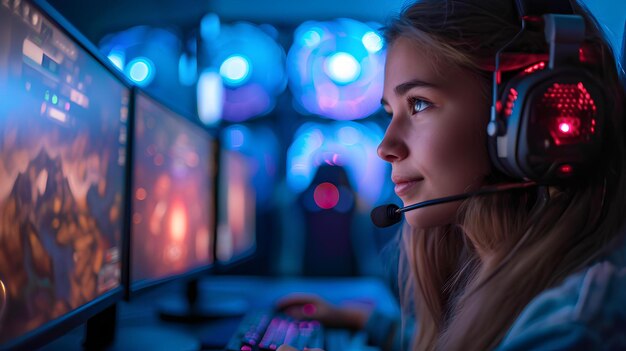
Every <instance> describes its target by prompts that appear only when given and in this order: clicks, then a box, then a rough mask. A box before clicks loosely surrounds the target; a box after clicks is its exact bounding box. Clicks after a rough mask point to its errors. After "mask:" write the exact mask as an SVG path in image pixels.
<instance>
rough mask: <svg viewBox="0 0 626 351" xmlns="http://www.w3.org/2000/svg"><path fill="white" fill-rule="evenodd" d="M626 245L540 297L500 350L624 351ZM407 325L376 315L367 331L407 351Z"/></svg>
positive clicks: (373, 339)
mask: <svg viewBox="0 0 626 351" xmlns="http://www.w3.org/2000/svg"><path fill="white" fill-rule="evenodd" d="M625 244H626V242H624V243H623V244H621V245H619V247H618V248H617V249H616V250H614V251H613V252H612V253H611V254H610V255H608V256H606V257H605V258H603V259H601V260H598V261H597V262H595V263H594V264H592V265H590V266H589V267H587V268H585V269H583V270H581V271H579V272H577V273H574V274H572V275H570V276H569V277H568V278H566V279H565V280H564V281H563V282H562V283H561V284H560V285H559V286H556V287H554V288H550V289H547V290H545V291H544V292H542V293H540V294H539V295H537V296H536V297H535V298H534V299H533V300H532V301H531V302H530V303H529V304H528V305H527V306H526V308H524V310H523V311H522V313H521V314H520V315H519V317H518V318H517V319H516V320H515V322H514V323H513V325H512V326H511V328H510V329H509V331H508V332H507V334H506V336H505V337H504V339H503V340H502V342H501V343H500V345H499V346H498V347H497V348H496V350H497V351H516V350H626V245H625ZM409 322H412V320H411V319H410V318H409ZM409 325H411V326H410V327H408V328H407V327H405V328H404V332H405V333H406V334H404V335H402V334H403V333H401V332H400V330H402V328H400V327H399V321H398V319H394V318H392V317H389V316H384V315H382V314H380V313H374V314H373V315H372V317H371V318H370V320H369V321H368V324H367V326H366V331H367V332H368V334H369V336H370V341H371V342H372V343H373V344H374V345H377V346H379V347H381V348H382V349H383V350H389V349H391V350H408V349H409V347H408V344H409V343H410V339H411V337H412V336H413V335H411V334H412V332H413V326H412V323H409ZM403 344H404V345H403Z"/></svg>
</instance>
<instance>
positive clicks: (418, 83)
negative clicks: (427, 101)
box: [393, 79, 439, 96]
mask: <svg viewBox="0 0 626 351" xmlns="http://www.w3.org/2000/svg"><path fill="white" fill-rule="evenodd" d="M415 87H423V88H432V89H439V86H437V84H434V83H430V82H426V81H423V80H419V79H412V80H409V81H407V82H404V83H402V84H398V85H397V86H396V87H395V89H393V90H394V92H395V93H396V95H398V96H401V95H404V94H406V92H407V91H409V90H411V89H413V88H415Z"/></svg>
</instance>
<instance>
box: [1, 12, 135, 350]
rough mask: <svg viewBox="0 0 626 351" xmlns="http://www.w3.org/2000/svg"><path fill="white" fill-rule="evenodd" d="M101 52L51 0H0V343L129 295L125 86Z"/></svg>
mask: <svg viewBox="0 0 626 351" xmlns="http://www.w3.org/2000/svg"><path fill="white" fill-rule="evenodd" d="M70 33H71V34H70ZM95 52H96V51H94V48H93V45H90V44H88V43H87V42H86V41H84V39H83V38H82V37H81V36H80V35H79V34H76V32H75V30H74V29H72V28H71V27H70V26H68V25H67V23H66V22H65V21H64V20H63V19H61V18H60V17H59V16H58V14H57V13H56V12H54V10H52V9H50V8H49V7H47V6H46V5H45V4H34V3H33V2H31V1H18V0H1V1H0V96H1V97H2V98H0V179H2V181H1V182H0V349H4V348H25V349H33V348H36V347H38V346H41V345H42V344H45V343H47V342H49V341H51V340H52V339H54V338H56V337H57V336H60V335H61V334H63V333H65V332H67V331H69V330H70V329H72V328H74V327H75V326H77V325H78V324H80V323H82V322H84V321H85V320H87V319H88V318H89V317H91V316H92V315H95V314H96V313H98V312H100V311H101V310H103V309H105V308H107V307H109V306H111V305H112V304H113V303H114V302H115V301H117V300H119V298H120V297H121V296H122V292H123V290H122V288H121V285H120V283H121V278H120V276H121V266H122V265H121V257H122V255H121V251H122V250H121V244H122V233H123V231H124V230H123V227H124V223H125V218H124V214H125V212H126V209H125V203H124V201H123V198H124V193H125V172H126V156H127V145H126V141H127V118H128V106H129V100H130V91H129V89H128V86H127V85H126V83H125V81H124V79H123V78H122V77H121V76H120V75H118V74H116V73H113V70H111V69H110V68H109V67H110V66H108V65H107V64H105V63H104V62H105V61H104V60H103V59H102V58H101V57H100V56H98V55H97V54H94V53H95Z"/></svg>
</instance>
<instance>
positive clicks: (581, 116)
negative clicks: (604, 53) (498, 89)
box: [489, 67, 604, 182]
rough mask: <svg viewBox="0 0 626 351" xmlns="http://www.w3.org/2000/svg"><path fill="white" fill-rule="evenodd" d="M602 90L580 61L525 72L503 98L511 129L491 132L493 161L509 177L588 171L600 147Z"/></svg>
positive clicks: (547, 178)
mask: <svg viewBox="0 0 626 351" xmlns="http://www.w3.org/2000/svg"><path fill="white" fill-rule="evenodd" d="M603 96H604V95H603V94H602V88H601V86H600V85H599V84H598V83H597V82H596V80H595V79H594V78H593V77H592V76H591V75H590V74H589V73H587V72H586V71H584V70H582V69H581V68H580V67H568V68H563V69H557V70H546V71H539V72H532V73H531V74H525V72H522V73H520V74H519V75H517V76H516V77H514V78H513V79H512V80H511V81H510V82H509V83H508V84H507V85H506V88H505V89H504V91H503V94H502V96H501V98H500V100H499V101H500V103H501V106H502V107H501V111H500V116H499V117H500V119H501V120H502V121H503V122H504V124H505V129H506V132H505V133H504V135H503V136H500V137H495V138H492V137H490V142H489V143H490V146H489V147H490V155H491V157H492V163H493V164H494V165H495V166H496V167H497V168H498V169H500V170H501V171H503V172H504V173H505V174H507V175H508V176H510V177H513V178H517V179H531V180H535V181H540V182H554V181H558V180H560V179H563V178H571V177H574V176H578V175H579V174H581V173H584V171H585V170H586V169H589V167H590V166H591V165H592V164H593V162H594V160H596V159H598V156H599V152H600V147H601V145H600V144H601V134H602V128H603V125H604V117H603V114H604V111H603V108H604V102H603Z"/></svg>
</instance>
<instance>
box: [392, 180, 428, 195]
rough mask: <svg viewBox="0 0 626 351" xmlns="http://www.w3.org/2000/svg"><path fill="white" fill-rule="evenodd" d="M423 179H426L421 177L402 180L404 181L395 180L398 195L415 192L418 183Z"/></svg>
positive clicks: (395, 189)
mask: <svg viewBox="0 0 626 351" xmlns="http://www.w3.org/2000/svg"><path fill="white" fill-rule="evenodd" d="M422 180H424V179H423V178H421V179H413V180H402V181H398V182H394V183H395V184H396V186H395V188H394V191H395V192H396V195H398V196H399V197H402V196H404V195H408V194H411V193H412V192H413V188H414V187H415V186H416V185H418V183H419V182H421V181H422Z"/></svg>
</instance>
